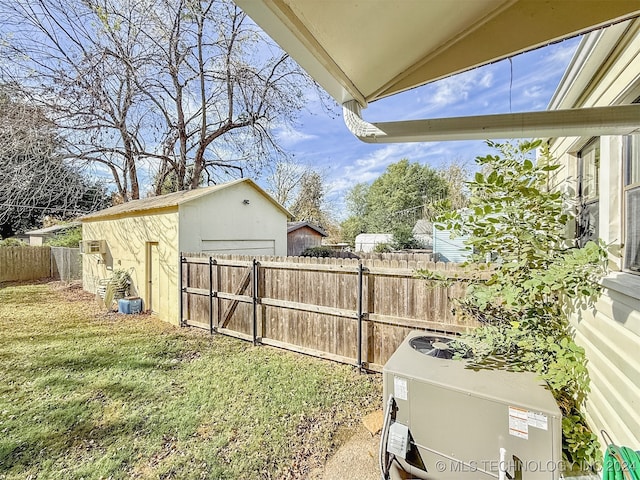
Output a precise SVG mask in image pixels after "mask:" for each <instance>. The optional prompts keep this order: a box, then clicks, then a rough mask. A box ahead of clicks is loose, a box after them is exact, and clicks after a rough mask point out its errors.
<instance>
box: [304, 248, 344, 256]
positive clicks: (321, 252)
mask: <svg viewBox="0 0 640 480" xmlns="http://www.w3.org/2000/svg"><path fill="white" fill-rule="evenodd" d="M300 256H301V257H318V258H328V257H335V256H336V255H335V252H334V251H333V249H332V248H331V247H322V246H321V247H309V248H307V249H305V250H304V251H303V252H302V253H301V254H300Z"/></svg>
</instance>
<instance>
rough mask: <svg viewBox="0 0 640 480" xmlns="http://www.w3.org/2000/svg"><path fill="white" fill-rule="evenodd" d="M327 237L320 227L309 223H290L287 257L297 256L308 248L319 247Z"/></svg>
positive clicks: (288, 226) (288, 227) (288, 225)
mask: <svg viewBox="0 0 640 480" xmlns="http://www.w3.org/2000/svg"><path fill="white" fill-rule="evenodd" d="M325 237H327V232H325V231H324V230H323V229H322V228H320V227H319V226H318V225H314V224H313V223H309V222H290V223H288V224H287V255H288V256H290V257H291V256H297V255H300V254H301V253H302V252H304V251H305V250H306V249H307V248H312V247H319V246H320V245H322V239H323V238H325Z"/></svg>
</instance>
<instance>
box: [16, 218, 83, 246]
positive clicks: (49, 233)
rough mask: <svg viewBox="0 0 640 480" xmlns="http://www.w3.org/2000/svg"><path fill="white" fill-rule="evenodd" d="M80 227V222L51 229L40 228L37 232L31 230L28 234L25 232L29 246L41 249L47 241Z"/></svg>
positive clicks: (55, 226)
mask: <svg viewBox="0 0 640 480" xmlns="http://www.w3.org/2000/svg"><path fill="white" fill-rule="evenodd" d="M79 226H80V222H71V223H65V224H64V225H53V226H51V227H46V228H39V229H37V230H29V231H28V232H24V234H25V236H27V237H28V243H29V245H31V246H32V247H39V246H41V245H44V244H45V243H46V241H47V240H50V239H52V238H53V237H55V236H56V235H58V234H60V233H64V232H65V231H66V230H69V229H70V228H75V227H79Z"/></svg>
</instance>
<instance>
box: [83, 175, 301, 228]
mask: <svg viewBox="0 0 640 480" xmlns="http://www.w3.org/2000/svg"><path fill="white" fill-rule="evenodd" d="M241 183H245V184H247V185H249V186H251V187H253V188H254V189H255V190H257V191H258V192H259V193H260V194H262V195H263V196H264V197H265V198H266V199H267V200H268V201H270V202H271V203H272V204H273V205H274V206H275V207H277V208H278V209H279V210H281V211H282V212H283V213H284V214H285V215H286V216H287V218H291V216H292V215H291V213H289V211H288V210H287V209H286V208H284V207H283V206H282V205H280V204H279V203H278V202H276V201H275V200H274V199H273V197H271V195H269V194H268V193H267V192H265V191H264V190H263V189H262V188H260V187H259V186H258V185H257V184H256V183H255V182H254V181H253V180H251V179H250V178H242V179H240V180H235V181H232V182H227V183H221V184H219V185H213V186H211V187H204V188H198V189H196V190H184V191H181V192H175V193H168V194H166V195H160V196H157V197H149V198H143V199H140V200H131V201H129V202H126V203H122V204H120V205H115V206H113V207H109V208H105V209H104V210H100V211H98V212H95V213H90V214H89V215H85V216H83V217H81V218H80V220H81V221H86V220H95V219H98V218H104V217H113V216H120V215H129V214H135V213H141V214H142V213H144V212H146V211H148V210H158V209H164V208H171V207H178V206H180V205H183V204H185V203H189V202H191V201H193V200H196V199H198V198H201V197H204V196H206V195H212V194H215V193H216V192H220V191H222V190H225V189H228V188H231V187H233V186H235V185H238V184H241Z"/></svg>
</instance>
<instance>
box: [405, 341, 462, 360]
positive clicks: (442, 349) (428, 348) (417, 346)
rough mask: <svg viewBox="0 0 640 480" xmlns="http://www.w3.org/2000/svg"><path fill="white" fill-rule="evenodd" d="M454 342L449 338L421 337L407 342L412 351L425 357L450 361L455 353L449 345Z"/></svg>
mask: <svg viewBox="0 0 640 480" xmlns="http://www.w3.org/2000/svg"><path fill="white" fill-rule="evenodd" d="M454 340H455V339H454V338H450V337H440V336H421V337H414V338H412V339H411V340H410V341H409V344H410V345H411V346H412V347H413V349H414V350H417V351H418V352H420V353H424V354H425V355H429V356H430V357H436V358H443V359H445V360H451V359H452V358H453V356H454V355H455V353H456V351H455V350H454V349H453V348H452V346H451V345H449V344H450V343H451V342H453V341H454ZM462 357H463V358H468V357H469V355H468V354H465V355H463V356H462Z"/></svg>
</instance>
